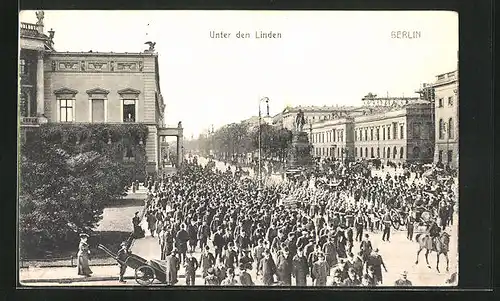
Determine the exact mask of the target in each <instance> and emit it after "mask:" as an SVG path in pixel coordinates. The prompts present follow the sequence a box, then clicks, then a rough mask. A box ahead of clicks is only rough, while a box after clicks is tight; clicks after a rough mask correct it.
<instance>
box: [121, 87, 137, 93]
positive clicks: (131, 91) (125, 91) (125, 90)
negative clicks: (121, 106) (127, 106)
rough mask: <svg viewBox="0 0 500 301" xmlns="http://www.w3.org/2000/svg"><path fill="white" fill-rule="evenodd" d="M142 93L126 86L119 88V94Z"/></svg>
mask: <svg viewBox="0 0 500 301" xmlns="http://www.w3.org/2000/svg"><path fill="white" fill-rule="evenodd" d="M140 93H141V91H139V90H136V89H132V88H125V89H121V90H118V94H140Z"/></svg>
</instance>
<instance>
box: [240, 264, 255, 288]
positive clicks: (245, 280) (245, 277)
mask: <svg viewBox="0 0 500 301" xmlns="http://www.w3.org/2000/svg"><path fill="white" fill-rule="evenodd" d="M239 278H240V279H239V280H240V284H241V285H242V286H253V285H254V282H253V280H252V276H251V275H250V274H248V272H247V267H246V266H245V265H244V264H240V277H239Z"/></svg>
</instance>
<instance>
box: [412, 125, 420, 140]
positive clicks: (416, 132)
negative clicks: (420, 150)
mask: <svg viewBox="0 0 500 301" xmlns="http://www.w3.org/2000/svg"><path fill="white" fill-rule="evenodd" d="M413 138H414V139H415V138H417V139H418V138H420V124H418V123H414V124H413Z"/></svg>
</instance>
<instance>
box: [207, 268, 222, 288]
mask: <svg viewBox="0 0 500 301" xmlns="http://www.w3.org/2000/svg"><path fill="white" fill-rule="evenodd" d="M204 278H205V285H210V286H217V285H219V278H217V276H215V269H214V268H209V269H208V270H207V275H206V276H205V277H204Z"/></svg>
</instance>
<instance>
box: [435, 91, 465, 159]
mask: <svg viewBox="0 0 500 301" xmlns="http://www.w3.org/2000/svg"><path fill="white" fill-rule="evenodd" d="M456 90H458V84H457V82H456V81H453V82H450V83H447V84H444V85H437V86H435V95H436V101H435V137H436V145H435V152H434V162H436V163H437V162H438V161H439V151H442V154H443V155H442V162H443V163H444V164H446V163H447V162H448V160H449V159H448V156H447V151H448V150H451V151H452V152H453V154H452V157H451V166H452V167H457V165H458V140H459V125H458V124H459V119H458V95H457V94H456V93H455V91H456ZM457 92H458V91H457ZM448 97H452V99H453V105H451V106H450V105H449V104H448ZM439 99H443V107H439ZM450 118H453V138H448V132H445V133H444V135H443V139H440V136H439V120H440V119H442V120H443V121H444V124H445V126H446V128H447V126H448V125H447V123H448V120H449V119H450Z"/></svg>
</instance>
